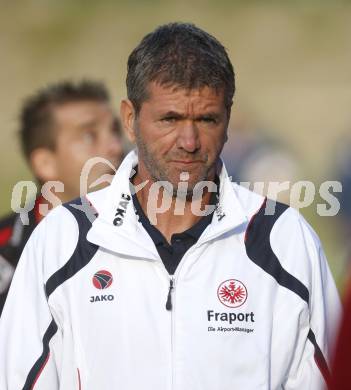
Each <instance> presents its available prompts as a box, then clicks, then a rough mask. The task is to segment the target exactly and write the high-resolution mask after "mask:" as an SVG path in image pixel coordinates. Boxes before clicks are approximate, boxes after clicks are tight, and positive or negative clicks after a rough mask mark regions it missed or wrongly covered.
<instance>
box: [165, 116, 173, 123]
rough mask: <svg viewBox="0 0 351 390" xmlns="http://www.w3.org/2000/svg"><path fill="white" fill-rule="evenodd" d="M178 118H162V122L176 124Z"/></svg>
mask: <svg viewBox="0 0 351 390" xmlns="http://www.w3.org/2000/svg"><path fill="white" fill-rule="evenodd" d="M176 120H177V118H176V117H175V116H166V117H164V118H162V122H166V123H174V122H176Z"/></svg>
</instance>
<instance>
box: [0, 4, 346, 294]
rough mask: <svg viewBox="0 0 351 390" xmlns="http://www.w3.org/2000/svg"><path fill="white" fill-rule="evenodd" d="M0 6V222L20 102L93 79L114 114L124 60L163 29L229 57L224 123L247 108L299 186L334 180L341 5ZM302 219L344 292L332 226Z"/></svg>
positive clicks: (17, 175) (311, 212)
mask: <svg viewBox="0 0 351 390" xmlns="http://www.w3.org/2000/svg"><path fill="white" fill-rule="evenodd" d="M0 5H1V12H0V48H1V72H0V86H1V88H0V102H1V111H0V126H1V143H0V156H1V164H0V188H1V191H0V213H5V212H7V211H9V210H10V201H9V199H10V195H11V191H12V187H13V185H14V184H15V183H16V182H17V181H19V180H25V179H28V178H31V175H30V173H29V171H28V169H27V168H26V166H25V163H24V161H23V159H22V158H21V153H20V151H19V148H18V146H17V140H16V129H17V121H16V118H17V115H18V110H19V107H20V104H21V102H22V99H23V97H24V96H26V95H28V94H30V93H32V92H33V90H35V89H37V88H38V87H40V86H43V85H45V84H47V83H49V82H52V81H56V80H58V79H61V78H81V77H93V78H97V79H101V80H103V81H105V82H106V83H107V85H108V86H109V87H110V89H111V91H112V93H113V97H114V101H115V106H116V108H118V105H119V101H120V99H121V98H122V97H123V96H124V95H125V86H124V80H125V75H126V60H127V56H128V54H129V53H130V51H131V50H132V48H133V47H134V46H135V45H136V44H137V42H138V41H139V40H140V39H141V38H142V37H143V35H144V34H145V33H147V32H149V31H150V30H152V29H153V28H154V27H155V26H157V25H159V24H162V23H166V22H169V21H191V22H194V23H195V24H198V25H199V26H201V27H203V28H204V29H206V30H208V31H209V32H210V33H213V34H214V35H215V36H217V37H218V38H219V39H220V40H221V41H222V42H223V43H224V45H225V46H226V47H227V48H228V51H229V53H230V56H231V58H232V61H233V63H234V66H235V69H236V74H237V94H236V98H235V105H234V110H233V115H235V113H236V110H241V109H244V110H245V109H246V108H247V107H249V111H250V112H252V113H253V114H254V115H255V116H256V117H257V120H258V121H260V122H261V123H262V124H263V126H264V127H265V128H268V129H270V131H271V134H272V135H273V136H275V137H277V138H281V139H283V140H284V142H285V143H286V144H288V145H290V146H291V148H292V149H294V150H295V151H297V152H298V154H299V155H300V156H301V164H302V165H303V167H304V173H305V176H306V177H308V178H310V179H312V180H313V181H315V182H318V181H320V180H321V178H322V177H325V173H326V172H328V173H329V174H330V175H332V170H331V169H330V167H331V166H332V164H333V161H334V160H335V152H334V146H333V145H334V144H335V142H336V141H337V139H338V137H341V136H342V134H343V133H344V132H345V131H347V129H348V128H349V127H350V124H351V116H350V102H351V88H350V87H351V72H350V68H351V67H350V65H351V40H350V36H351V24H350V17H351V2H350V1H327V0H324V1H323V0H309V1H307V0H303V1H302V0H300V1H292V0H291V1H285V2H281V1H279V2H278V1H265V2H262V1H247V0H246V1H230V0H217V1H215V0H207V1H199V0H195V1H192V2H189V1H184V0H181V1H178V2H177V3H175V2H170V1H153V0H149V1H145V0H144V1H141V0H133V1H129V2H125V1H112V0H105V1H99V2H98V1H83V0H80V1H77V0H75V1H71V0H61V1H54V0H51V1H44V0H42V1H39V0H36V1H34V0H33V1H29V0H27V1H19V0H17V1H11V2H9V1H0ZM303 179H305V177H304V178H303ZM328 179H329V180H333V179H335V178H334V177H328ZM316 202H317V201H316ZM316 202H315V203H316ZM303 211H304V214H305V215H306V217H307V219H308V220H309V221H310V222H311V223H312V225H313V227H314V228H315V229H316V231H317V232H318V234H319V235H320V236H321V239H322V242H323V243H324V246H325V249H326V252H327V255H328V258H329V259H330V263H331V266H332V269H333V273H334V275H335V276H336V278H337V280H338V285H339V286H340V288H342V286H343V280H344V272H343V270H344V259H345V257H346V249H345V245H344V243H343V242H342V240H341V238H340V234H339V233H338V232H339V230H338V225H337V220H336V218H335V217H334V218H332V217H319V216H318V215H317V214H316V207H315V204H314V205H312V206H311V207H310V208H308V209H307V210H303Z"/></svg>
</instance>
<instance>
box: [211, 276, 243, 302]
mask: <svg viewBox="0 0 351 390" xmlns="http://www.w3.org/2000/svg"><path fill="white" fill-rule="evenodd" d="M217 296H218V299H219V300H220V302H221V303H223V305H224V306H227V307H230V308H235V307H239V306H241V305H243V304H244V303H245V302H246V299H247V290H246V287H245V286H244V284H243V283H242V282H240V280H236V279H228V280H225V281H224V282H222V283H221V284H220V285H219V287H218V290H217Z"/></svg>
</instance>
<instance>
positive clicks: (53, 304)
mask: <svg viewBox="0 0 351 390" xmlns="http://www.w3.org/2000/svg"><path fill="white" fill-rule="evenodd" d="M127 90H128V99H126V100H124V101H123V102H122V105H121V115H122V120H123V124H124V128H125V130H126V132H127V133H128V135H129V137H130V139H131V140H135V141H136V145H137V152H135V151H133V152H131V153H130V154H129V155H128V156H127V157H126V158H125V160H124V161H123V163H122V165H121V166H120V168H119V169H118V171H117V173H116V175H115V177H114V180H113V182H112V184H111V186H110V187H108V188H106V189H103V190H101V191H98V192H95V193H93V194H90V195H89V196H88V197H89V202H87V200H86V199H80V200H78V201H77V202H71V203H70V204H66V205H64V206H60V207H58V208H57V209H55V210H54V211H52V212H51V213H50V214H49V215H48V216H47V217H46V218H45V219H44V220H43V221H42V222H41V223H40V224H39V226H38V227H37V228H36V230H35V232H34V233H33V235H32V237H31V238H30V240H29V242H28V244H27V246H26V248H25V250H24V252H23V255H22V258H21V260H20V263H19V266H18V268H17V271H16V274H15V277H14V280H13V283H12V287H11V289H10V293H9V297H8V301H7V303H6V305H5V308H4V312H3V317H2V320H1V324H0V370H1V371H0V389H1V390H18V389H24V390H27V389H34V390H58V389H61V390H62V389H63V390H71V389H72V390H73V389H84V390H102V389H123V390H136V389H139V388H142V389H144V390H151V389H152V390H188V389H191V390H215V389H218V390H232V389H245V390H251V389H252V390H257V389H267V390H268V389H276V390H278V389H282V388H283V389H290V390H297V389H299V390H301V389H309V390H315V389H320V388H321V387H322V386H323V385H324V383H325V380H326V378H327V377H328V359H329V349H328V347H329V344H330V340H331V339H332V337H333V336H334V330H335V324H336V322H337V319H338V316H339V310H340V308H339V307H340V306H339V299H338V295H337V292H336V288H335V285H334V282H333V280H332V277H331V274H330V271H329V268H328V265H327V262H326V260H325V257H324V254H323V250H322V248H321V245H320V243H319V240H318V238H317V236H316V235H315V233H314V232H313V231H312V230H311V228H310V227H309V225H308V224H307V223H306V222H305V221H304V219H303V218H302V217H301V216H300V215H299V214H298V212H296V211H295V210H293V209H291V208H289V207H288V206H285V205H283V204H279V203H276V204H275V203H273V202H271V201H269V200H266V199H264V198H262V197H261V196H259V195H256V194H254V193H252V192H250V191H248V190H246V189H244V188H242V187H240V186H237V185H235V184H233V183H231V181H230V179H229V178H228V175H227V173H226V169H225V167H224V165H223V164H222V163H221V161H220V158H219V155H220V153H221V150H222V147H223V144H224V143H225V141H226V137H227V126H228V121H229V118H230V110H231V105H232V98H233V95H234V90H235V84H234V72H233V68H232V65H231V63H230V60H229V58H228V56H227V53H226V51H225V49H224V48H223V46H222V45H221V44H220V43H219V42H218V41H217V40H216V39H215V38H214V37H212V36H211V35H209V34H208V33H206V32H204V31H203V30H201V29H199V28H197V27H195V26H194V25H190V24H179V23H174V24H169V25H164V26H161V27H159V28H157V29H156V30H155V31H154V32H152V33H150V34H148V35H147V36H146V37H145V38H144V39H143V40H142V41H141V43H140V44H139V45H138V46H137V47H136V49H134V51H133V52H132V53H131V55H130V57H129V61H128V75H127Z"/></svg>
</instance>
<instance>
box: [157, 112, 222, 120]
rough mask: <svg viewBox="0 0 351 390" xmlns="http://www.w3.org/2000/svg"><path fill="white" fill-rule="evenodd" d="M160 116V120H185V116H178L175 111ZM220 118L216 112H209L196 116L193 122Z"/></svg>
mask: <svg viewBox="0 0 351 390" xmlns="http://www.w3.org/2000/svg"><path fill="white" fill-rule="evenodd" d="M160 116H161V117H162V118H167V117H174V118H177V119H185V118H186V116H185V115H183V114H180V113H179V112H176V111H167V112H166V113H164V114H161V115H160ZM220 117H221V116H220V114H218V113H217V112H213V111H210V112H206V113H203V114H199V115H197V116H196V117H195V120H197V119H202V118H213V119H217V120H218V119H219V118H220Z"/></svg>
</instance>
